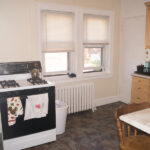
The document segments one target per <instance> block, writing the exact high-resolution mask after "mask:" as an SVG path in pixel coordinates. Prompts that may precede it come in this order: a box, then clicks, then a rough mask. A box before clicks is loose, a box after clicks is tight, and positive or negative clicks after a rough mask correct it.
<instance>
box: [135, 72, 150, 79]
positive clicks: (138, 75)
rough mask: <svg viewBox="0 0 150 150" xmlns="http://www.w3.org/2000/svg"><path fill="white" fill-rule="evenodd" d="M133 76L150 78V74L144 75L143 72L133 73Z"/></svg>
mask: <svg viewBox="0 0 150 150" xmlns="http://www.w3.org/2000/svg"><path fill="white" fill-rule="evenodd" d="M132 76H135V77H141V78H146V79H150V76H148V75H143V74H138V73H133V74H132Z"/></svg>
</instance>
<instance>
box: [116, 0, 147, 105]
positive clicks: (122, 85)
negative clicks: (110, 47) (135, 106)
mask: <svg viewBox="0 0 150 150" xmlns="http://www.w3.org/2000/svg"><path fill="white" fill-rule="evenodd" d="M145 15H146V7H145V5H144V1H143V0H121V27H120V28H121V43H120V45H121V49H120V76H119V94H120V95H121V96H122V97H123V98H124V99H125V100H126V101H127V102H129V101H130V95H131V81H132V80H131V79H132V77H131V74H132V73H133V72H134V71H136V66H137V65H139V64H144V62H145V49H144V40H145Z"/></svg>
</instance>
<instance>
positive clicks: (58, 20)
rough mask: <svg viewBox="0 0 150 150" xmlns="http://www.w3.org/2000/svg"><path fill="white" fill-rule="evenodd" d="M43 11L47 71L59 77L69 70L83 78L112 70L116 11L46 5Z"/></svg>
mask: <svg viewBox="0 0 150 150" xmlns="http://www.w3.org/2000/svg"><path fill="white" fill-rule="evenodd" d="M40 14H41V17H40V18H41V39H42V48H41V49H42V57H43V59H42V61H43V63H42V64H43V68H44V69H43V70H44V75H48V76H49V75H50V76H51V79H54V80H57V79H67V78H68V76H66V75H67V74H68V73H75V74H76V75H77V77H79V78H80V77H81V78H82V77H83V78H84V77H90V78H91V77H96V76H97V77H100V75H102V76H104V75H108V74H110V73H111V71H112V64H113V63H112V29H113V13H112V12H107V11H106V12H105V11H104V12H103V11H97V10H95V11H94V10H90V9H82V8H76V7H75V8H69V7H61V6H59V7H56V9H55V8H54V7H53V6H51V7H50V6H49V7H47V6H46V8H44V9H43V8H42V9H40ZM102 72H103V73H102ZM55 75H63V76H59V77H53V76H55Z"/></svg>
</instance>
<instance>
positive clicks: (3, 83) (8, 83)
mask: <svg viewBox="0 0 150 150" xmlns="http://www.w3.org/2000/svg"><path fill="white" fill-rule="evenodd" d="M0 85H1V87H2V88H12V87H20V85H19V84H18V83H17V82H16V81H15V80H4V81H0Z"/></svg>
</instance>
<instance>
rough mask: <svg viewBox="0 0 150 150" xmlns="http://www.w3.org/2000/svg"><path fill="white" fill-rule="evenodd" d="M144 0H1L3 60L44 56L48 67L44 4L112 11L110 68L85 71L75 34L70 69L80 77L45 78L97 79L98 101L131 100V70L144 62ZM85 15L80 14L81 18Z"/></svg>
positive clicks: (60, 82) (62, 81)
mask: <svg viewBox="0 0 150 150" xmlns="http://www.w3.org/2000/svg"><path fill="white" fill-rule="evenodd" d="M144 2H145V1H143V0H126V1H123V0H115V1H114V0H110V1H108V0H106V1H103V0H92V1H91V0H86V1H85V0H76V1H73V0H70V1H68V0H63V1H60V0H21V1H19V0H13V1H10V0H5V1H4V0H1V5H0V18H1V23H0V30H1V34H0V41H1V44H0V49H1V51H0V62H1V63H6V62H26V61H39V60H40V61H41V63H42V69H44V66H43V64H44V63H43V58H42V56H41V42H40V39H41V36H40V26H39V24H40V23H39V22H40V20H39V19H40V18H39V10H40V9H41V8H48V7H49V8H51V9H52V8H53V9H56V10H57V11H58V10H60V11H63V10H72V11H73V12H76V13H77V14H79V12H94V13H95V12H98V13H99V12H100V13H102V14H107V16H108V15H109V16H111V17H112V26H111V27H112V30H111V34H112V35H111V36H112V38H111V39H109V40H111V41H110V43H109V44H110V47H112V48H110V49H111V50H110V53H108V55H107V56H108V59H109V61H108V64H107V63H106V71H105V72H100V73H101V74H100V75H99V74H98V73H97V72H96V73H82V67H81V66H82V63H83V62H82V59H81V58H82V57H83V56H81V51H82V50H81V49H82V47H81V45H82V43H81V37H80V36H79V38H75V48H76V49H77V52H71V53H75V55H73V56H71V58H73V62H70V64H71V66H70V67H71V69H72V70H71V72H69V73H75V74H76V75H77V77H76V78H75V77H74V78H70V77H68V76H65V77H64V76H63V77H62V76H52V77H49V76H48V75H47V74H46V75H47V77H46V80H48V81H50V82H54V83H55V85H56V88H57V87H58V88H59V87H60V88H61V87H64V86H67V87H68V86H72V85H78V84H85V83H91V82H92V83H93V85H94V93H93V96H94V105H95V106H101V105H104V104H110V103H113V102H117V101H122V102H124V103H128V102H130V97H131V84H132V81H131V80H132V78H131V74H132V73H133V72H134V71H136V66H137V65H139V64H144V63H145V48H144V47H145V44H144V41H145V22H146V21H145V19H146V7H145V5H144ZM80 17H81V16H78V17H77V18H76V19H81V18H80ZM75 30H77V31H78V29H75ZM80 30H81V29H80ZM81 31H82V30H81ZM76 34H77V35H76ZM79 34H81V32H80V31H78V32H75V36H77V37H78V35H79ZM71 55H72V54H71ZM54 65H55V64H54ZM79 66H80V67H79ZM43 73H44V72H43ZM43 75H44V74H43ZM70 111H71V110H70ZM95 112H96V110H95V111H94V113H95Z"/></svg>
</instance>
